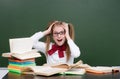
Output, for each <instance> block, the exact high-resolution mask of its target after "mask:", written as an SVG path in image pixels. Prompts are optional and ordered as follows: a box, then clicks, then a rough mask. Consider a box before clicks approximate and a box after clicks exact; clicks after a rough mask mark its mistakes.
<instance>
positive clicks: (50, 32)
mask: <svg viewBox="0 0 120 79" xmlns="http://www.w3.org/2000/svg"><path fill="white" fill-rule="evenodd" d="M44 36H46V42H41V41H39V40H40V39H41V38H42V37H44ZM31 38H32V40H33V41H34V45H33V48H35V49H38V50H39V51H40V52H43V53H44V54H45V56H46V58H47V59H46V60H47V64H58V63H67V64H73V62H74V58H77V57H79V56H80V50H79V48H78V46H77V45H76V44H75V43H74V41H73V40H74V29H73V26H72V24H70V23H65V22H61V21H54V22H52V23H51V24H50V25H49V26H48V28H47V30H45V31H43V32H41V31H40V32H37V33H35V34H34V35H33V36H31ZM51 38H53V40H51Z"/></svg>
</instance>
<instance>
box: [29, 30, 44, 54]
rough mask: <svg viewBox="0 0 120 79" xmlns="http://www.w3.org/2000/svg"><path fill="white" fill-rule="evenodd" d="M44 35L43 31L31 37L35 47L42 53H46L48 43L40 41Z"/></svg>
mask: <svg viewBox="0 0 120 79" xmlns="http://www.w3.org/2000/svg"><path fill="white" fill-rule="evenodd" d="M43 37H44V34H43V32H41V31H40V32H37V33H35V34H34V35H32V36H31V37H30V38H32V40H33V48H35V49H37V50H39V51H40V52H42V53H45V50H46V44H45V42H41V41H39V40H40V39H41V38H43Z"/></svg>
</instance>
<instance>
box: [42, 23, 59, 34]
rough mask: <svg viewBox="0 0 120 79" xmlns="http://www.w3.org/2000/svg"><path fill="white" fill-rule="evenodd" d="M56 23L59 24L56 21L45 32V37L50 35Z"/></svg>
mask: <svg viewBox="0 0 120 79" xmlns="http://www.w3.org/2000/svg"><path fill="white" fill-rule="evenodd" d="M56 22H58V21H54V22H53V23H52V24H51V25H50V26H49V27H48V29H47V30H45V31H44V34H45V35H48V34H50V33H51V28H52V26H53V25H54V24H55V23H56Z"/></svg>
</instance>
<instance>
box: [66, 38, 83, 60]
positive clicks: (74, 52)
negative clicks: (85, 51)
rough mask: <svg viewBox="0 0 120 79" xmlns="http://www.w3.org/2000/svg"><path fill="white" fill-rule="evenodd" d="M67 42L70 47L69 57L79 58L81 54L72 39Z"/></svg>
mask: <svg viewBox="0 0 120 79" xmlns="http://www.w3.org/2000/svg"><path fill="white" fill-rule="evenodd" d="M67 42H68V45H69V47H70V51H71V56H73V57H74V58H77V57H79V56H80V54H81V52H80V49H79V47H78V46H77V45H76V44H75V43H74V42H73V40H72V39H70V40H68V41H67Z"/></svg>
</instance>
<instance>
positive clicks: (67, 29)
mask: <svg viewBox="0 0 120 79" xmlns="http://www.w3.org/2000/svg"><path fill="white" fill-rule="evenodd" d="M63 25H64V29H65V36H66V39H67V40H68V39H70V35H69V27H68V23H63Z"/></svg>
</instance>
